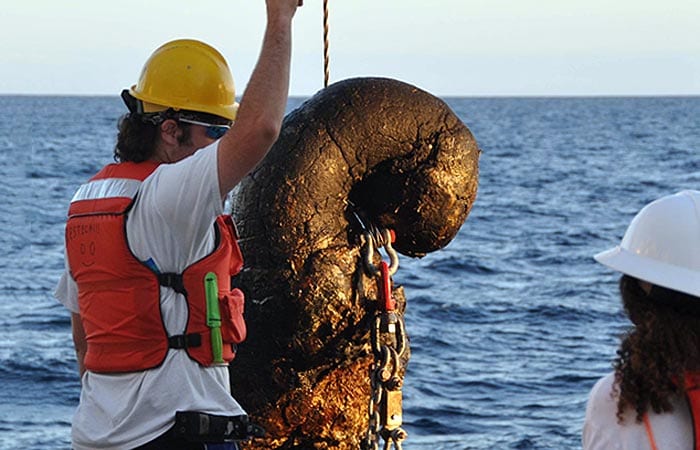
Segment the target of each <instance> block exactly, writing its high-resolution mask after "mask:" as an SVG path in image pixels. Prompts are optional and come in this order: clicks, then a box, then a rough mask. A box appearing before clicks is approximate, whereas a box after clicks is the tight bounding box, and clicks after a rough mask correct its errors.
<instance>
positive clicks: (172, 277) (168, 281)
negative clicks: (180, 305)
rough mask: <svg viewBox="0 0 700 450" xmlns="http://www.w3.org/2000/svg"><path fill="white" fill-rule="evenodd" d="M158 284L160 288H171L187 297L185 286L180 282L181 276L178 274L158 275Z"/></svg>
mask: <svg viewBox="0 0 700 450" xmlns="http://www.w3.org/2000/svg"><path fill="white" fill-rule="evenodd" d="M158 283H160V285H161V286H165V287H169V288H172V289H173V290H174V291H175V292H177V293H178V294H182V295H184V296H185V297H186V296H187V291H186V290H185V284H184V283H183V282H182V275H181V274H179V273H159V274H158Z"/></svg>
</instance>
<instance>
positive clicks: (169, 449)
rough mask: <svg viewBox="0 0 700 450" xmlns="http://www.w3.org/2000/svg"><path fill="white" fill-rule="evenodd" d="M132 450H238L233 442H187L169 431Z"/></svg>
mask: <svg viewBox="0 0 700 450" xmlns="http://www.w3.org/2000/svg"><path fill="white" fill-rule="evenodd" d="M134 450H238V445H237V444H236V443H235V442H226V443H223V444H202V443H199V442H188V441H186V440H185V439H184V438H182V437H178V436H175V435H174V433H172V430H170V431H168V432H166V433H165V434H162V435H160V436H158V437H157V438H155V439H154V440H152V441H151V442H149V443H147V444H144V445H142V446H140V447H136V448H135V449H134Z"/></svg>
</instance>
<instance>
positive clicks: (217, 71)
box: [129, 39, 238, 120]
mask: <svg viewBox="0 0 700 450" xmlns="http://www.w3.org/2000/svg"><path fill="white" fill-rule="evenodd" d="M129 93H130V94H131V95H132V96H134V97H135V98H137V99H139V100H141V102H142V103H143V112H146V113H149V112H158V111H163V110H166V109H168V108H172V109H174V110H176V111H178V110H188V111H198V112H203V113H208V114H213V115H215V116H220V117H225V118H227V119H229V120H235V119H236V111H237V110H238V103H236V90H235V87H234V85H233V77H232V76H231V71H230V70H229V67H228V64H226V60H225V59H224V57H223V56H222V55H221V53H219V52H218V51H216V49H214V48H213V47H211V46H209V45H207V44H205V43H204V42H200V41H197V40H194V39H178V40H174V41H170V42H167V43H165V44H163V45H162V46H160V47H159V48H158V49H156V51H154V52H153V54H152V55H151V56H150V58H148V61H146V64H145V65H144V66H143V70H141V75H140V76H139V80H138V82H137V83H136V84H135V85H133V86H131V89H129Z"/></svg>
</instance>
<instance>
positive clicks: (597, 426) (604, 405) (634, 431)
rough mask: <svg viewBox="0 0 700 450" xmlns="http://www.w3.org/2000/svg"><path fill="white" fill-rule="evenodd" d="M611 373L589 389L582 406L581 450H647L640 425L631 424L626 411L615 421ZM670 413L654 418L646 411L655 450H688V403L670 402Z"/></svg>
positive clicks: (690, 428)
mask: <svg viewBox="0 0 700 450" xmlns="http://www.w3.org/2000/svg"><path fill="white" fill-rule="evenodd" d="M614 381H615V375H614V373H610V374H608V375H606V376H605V377H603V378H601V379H600V380H598V382H597V383H596V384H595V386H593V389H592V390H591V393H590V395H589V397H588V405H587V406H586V419H585V422H584V425H583V450H651V449H652V448H653V447H652V444H651V441H650V439H649V436H648V435H647V430H646V428H645V426H644V423H643V422H641V423H639V422H637V421H636V420H635V418H636V413H635V412H634V411H633V410H631V409H629V408H628V410H627V411H625V413H624V415H623V419H624V421H623V422H622V423H618V421H617V398H616V397H614V396H613V395H612V388H613V383H614ZM671 403H672V405H673V411H672V412H668V413H662V414H656V413H654V412H653V411H648V412H647V415H648V418H649V424H650V426H651V430H652V434H653V439H654V442H655V443H656V448H657V449H658V450H692V448H693V420H692V417H691V415H690V409H689V407H688V403H687V402H686V401H685V399H683V398H678V399H674V400H673V401H672V402H671Z"/></svg>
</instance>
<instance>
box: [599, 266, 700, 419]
mask: <svg viewBox="0 0 700 450" xmlns="http://www.w3.org/2000/svg"><path fill="white" fill-rule="evenodd" d="M620 294H621V296H622V304H623V306H624V309H625V312H626V314H627V316H628V317H629V319H630V320H631V321H632V323H633V325H634V326H633V327H632V328H631V329H630V330H629V331H628V332H627V333H626V334H625V335H624V336H623V337H622V342H621V344H620V348H619V350H618V351H617V355H618V356H617V358H616V359H615V362H614V364H613V366H614V368H615V388H614V389H615V395H617V396H618V402H617V419H618V421H619V422H620V423H621V422H622V420H623V419H622V417H623V412H624V411H625V410H626V409H627V408H631V409H633V410H634V411H635V412H636V420H637V422H641V421H642V420H643V417H644V413H645V412H646V411H648V410H649V409H651V410H652V411H654V412H655V413H662V412H670V411H672V410H673V407H672V405H671V399H672V398H674V397H678V396H682V395H683V393H684V389H683V386H682V384H679V383H677V382H676V380H683V379H684V375H685V373H686V372H688V371H697V370H698V369H700V298H699V297H694V296H691V295H688V294H684V293H682V292H678V291H674V290H671V289H666V288H663V287H660V286H657V285H652V288H651V291H649V293H648V294H647V292H645V290H644V289H642V287H641V285H640V283H639V280H638V279H636V278H634V277H631V276H629V275H623V276H622V277H621V278H620Z"/></svg>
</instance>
